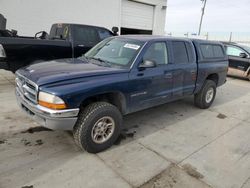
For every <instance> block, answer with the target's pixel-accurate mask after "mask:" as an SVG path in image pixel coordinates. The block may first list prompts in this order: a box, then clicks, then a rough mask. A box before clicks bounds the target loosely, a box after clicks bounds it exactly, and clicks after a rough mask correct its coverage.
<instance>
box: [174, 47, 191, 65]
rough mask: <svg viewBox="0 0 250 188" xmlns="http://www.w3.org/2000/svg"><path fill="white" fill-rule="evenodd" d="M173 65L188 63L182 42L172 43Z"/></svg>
mask: <svg viewBox="0 0 250 188" xmlns="http://www.w3.org/2000/svg"><path fill="white" fill-rule="evenodd" d="M172 45H173V55H174V62H175V63H188V54H187V49H186V46H185V43H184V42H172Z"/></svg>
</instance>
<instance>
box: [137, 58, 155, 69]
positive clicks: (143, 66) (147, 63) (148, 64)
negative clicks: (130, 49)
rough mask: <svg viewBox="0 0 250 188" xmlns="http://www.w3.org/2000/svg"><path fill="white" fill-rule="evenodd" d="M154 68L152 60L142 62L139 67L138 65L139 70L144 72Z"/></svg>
mask: <svg viewBox="0 0 250 188" xmlns="http://www.w3.org/2000/svg"><path fill="white" fill-rule="evenodd" d="M154 67H156V62H154V61H152V60H144V61H143V62H142V63H141V64H140V65H139V69H140V70H144V69H146V68H154Z"/></svg>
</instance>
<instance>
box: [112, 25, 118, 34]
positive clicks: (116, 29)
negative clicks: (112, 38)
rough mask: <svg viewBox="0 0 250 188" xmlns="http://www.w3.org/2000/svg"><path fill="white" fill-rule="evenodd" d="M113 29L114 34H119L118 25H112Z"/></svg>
mask: <svg viewBox="0 0 250 188" xmlns="http://www.w3.org/2000/svg"><path fill="white" fill-rule="evenodd" d="M112 31H113V33H114V35H118V31H119V28H118V27H112Z"/></svg>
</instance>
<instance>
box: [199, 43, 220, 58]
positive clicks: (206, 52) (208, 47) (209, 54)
mask: <svg viewBox="0 0 250 188" xmlns="http://www.w3.org/2000/svg"><path fill="white" fill-rule="evenodd" d="M200 47H201V52H202V55H203V57H204V58H221V57H224V52H223V49H222V47H221V46H220V45H214V44H201V45H200Z"/></svg>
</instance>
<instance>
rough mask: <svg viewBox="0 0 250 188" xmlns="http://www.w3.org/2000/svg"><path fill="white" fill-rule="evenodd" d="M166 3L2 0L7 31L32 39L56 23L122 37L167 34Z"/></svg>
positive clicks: (146, 0) (1, 11)
mask: <svg viewBox="0 0 250 188" xmlns="http://www.w3.org/2000/svg"><path fill="white" fill-rule="evenodd" d="M166 4H167V0H71V1H70V0H0V14H3V15H4V17H5V18H7V29H15V30H18V34H19V35H27V36H33V35H34V34H35V33H36V32H38V31H42V30H45V31H47V32H49V30H50V27H51V25H52V24H53V23H78V24H87V25H97V26H103V27H106V28H108V29H111V28H112V27H113V26H116V27H119V28H120V32H121V33H122V34H131V33H133V34H136V33H141V34H145V33H149V34H150V33H153V34H159V35H161V34H164V28H165V17H166Z"/></svg>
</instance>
